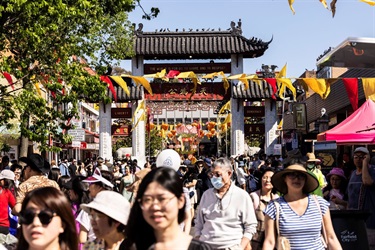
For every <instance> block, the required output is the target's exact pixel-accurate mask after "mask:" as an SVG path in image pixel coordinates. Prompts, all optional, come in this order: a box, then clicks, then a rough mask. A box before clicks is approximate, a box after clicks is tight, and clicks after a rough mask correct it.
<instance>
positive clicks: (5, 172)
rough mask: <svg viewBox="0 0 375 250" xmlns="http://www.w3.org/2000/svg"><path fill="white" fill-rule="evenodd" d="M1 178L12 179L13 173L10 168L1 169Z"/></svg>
mask: <svg viewBox="0 0 375 250" xmlns="http://www.w3.org/2000/svg"><path fill="white" fill-rule="evenodd" d="M2 179H8V180H12V181H14V173H13V171H12V170H9V169H4V170H3V171H1V173H0V180H2Z"/></svg>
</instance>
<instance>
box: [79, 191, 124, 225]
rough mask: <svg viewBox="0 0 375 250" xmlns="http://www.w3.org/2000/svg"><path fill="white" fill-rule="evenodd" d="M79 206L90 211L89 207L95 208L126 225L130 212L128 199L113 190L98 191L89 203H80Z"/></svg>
mask: <svg viewBox="0 0 375 250" xmlns="http://www.w3.org/2000/svg"><path fill="white" fill-rule="evenodd" d="M81 208H82V209H83V210H84V211H85V212H87V213H90V209H95V210H97V211H99V212H101V213H103V214H105V215H107V216H108V217H110V218H112V219H114V220H115V221H118V222H120V223H121V224H123V225H126V224H127V222H128V218H129V213H130V204H129V201H128V200H127V199H126V198H125V197H124V196H123V195H122V194H119V193H117V192H115V191H107V190H105V191H100V192H99V193H98V194H97V195H96V196H95V198H94V200H93V201H92V202H90V203H89V204H82V205H81Z"/></svg>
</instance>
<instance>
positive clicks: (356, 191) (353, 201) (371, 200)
mask: <svg viewBox="0 0 375 250" xmlns="http://www.w3.org/2000/svg"><path fill="white" fill-rule="evenodd" d="M368 171H369V174H370V176H371V178H372V179H373V180H374V181H375V165H369V168H368ZM361 185H362V173H361V174H357V173H356V171H355V170H354V171H353V173H352V174H351V176H350V180H349V183H348V208H349V209H359V197H360V193H361ZM363 191H364V192H365V193H364V200H363V207H362V210H370V211H371V212H372V213H371V215H370V217H369V218H368V219H367V220H366V226H367V227H368V228H375V213H374V212H373V211H375V185H374V184H373V185H371V186H365V188H364V190H363Z"/></svg>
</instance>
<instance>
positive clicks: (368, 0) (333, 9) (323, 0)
mask: <svg viewBox="0 0 375 250" xmlns="http://www.w3.org/2000/svg"><path fill="white" fill-rule="evenodd" d="M359 1H360V2H363V3H367V4H368V5H370V6H375V1H372V0H359ZM319 2H321V3H322V5H323V7H324V8H325V9H327V10H329V11H331V12H332V17H335V14H336V3H337V0H332V1H331V3H330V5H329V7H328V4H327V1H326V0H319ZM288 4H289V8H290V10H291V11H292V13H293V15H294V14H296V12H295V10H294V8H293V4H294V0H288Z"/></svg>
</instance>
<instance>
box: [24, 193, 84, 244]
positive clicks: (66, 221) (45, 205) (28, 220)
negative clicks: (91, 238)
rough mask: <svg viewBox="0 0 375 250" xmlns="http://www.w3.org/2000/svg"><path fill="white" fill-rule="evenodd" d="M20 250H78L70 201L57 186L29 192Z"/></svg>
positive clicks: (25, 201)
mask: <svg viewBox="0 0 375 250" xmlns="http://www.w3.org/2000/svg"><path fill="white" fill-rule="evenodd" d="M19 223H20V224H21V230H20V235H19V241H18V245H17V249H18V250H27V249H28V250H34V249H44V250H55V249H61V250H77V249H78V237H77V232H76V228H75V223H74V217H73V214H72V210H71V207H70V202H69V200H68V199H67V198H66V197H65V195H64V194H63V193H62V192H61V191H60V190H58V189H56V188H54V187H43V188H38V189H34V190H32V191H31V192H29V193H28V194H27V195H26V197H25V199H24V200H23V202H22V208H21V212H20V215H19Z"/></svg>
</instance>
